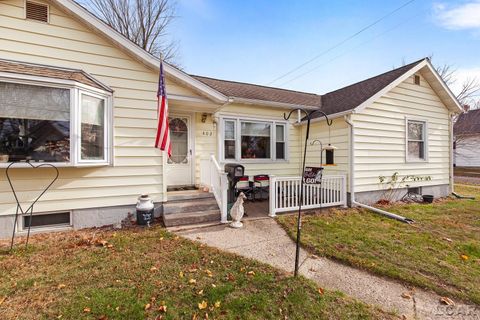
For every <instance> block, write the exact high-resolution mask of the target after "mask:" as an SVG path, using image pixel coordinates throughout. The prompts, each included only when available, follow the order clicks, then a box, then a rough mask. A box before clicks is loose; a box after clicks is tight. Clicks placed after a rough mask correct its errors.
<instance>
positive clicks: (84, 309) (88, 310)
mask: <svg viewBox="0 0 480 320" xmlns="http://www.w3.org/2000/svg"><path fill="white" fill-rule="evenodd" d="M90 311H92V310H91V309H90V308H88V307H85V308H83V312H85V313H89V312H90Z"/></svg>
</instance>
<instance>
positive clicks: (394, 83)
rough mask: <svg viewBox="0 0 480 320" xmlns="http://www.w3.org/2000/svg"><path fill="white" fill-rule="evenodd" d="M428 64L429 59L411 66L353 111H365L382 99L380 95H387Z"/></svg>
mask: <svg viewBox="0 0 480 320" xmlns="http://www.w3.org/2000/svg"><path fill="white" fill-rule="evenodd" d="M426 65H428V62H427V60H426V59H425V60H423V61H422V62H419V63H418V64H417V65H416V66H415V67H413V68H411V69H410V70H408V71H407V72H405V73H404V74H402V75H401V76H400V77H398V78H397V79H396V80H394V81H392V82H391V83H390V84H389V85H388V86H386V87H385V88H383V89H382V90H380V91H379V92H377V93H376V94H374V95H373V96H371V97H370V98H369V99H368V100H366V101H364V102H363V103H362V104H360V105H359V106H358V107H356V108H355V109H353V112H354V113H356V112H361V111H363V110H364V109H365V108H366V107H368V106H369V105H371V104H372V103H374V102H375V101H377V100H378V99H380V97H382V96H383V95H385V94H386V93H387V92H388V91H390V90H392V89H393V88H395V87H396V86H398V85H399V84H400V83H402V82H403V81H405V80H406V79H407V78H408V77H410V76H411V75H412V74H414V73H415V72H417V71H418V70H420V69H422V68H423V67H425V66H426Z"/></svg>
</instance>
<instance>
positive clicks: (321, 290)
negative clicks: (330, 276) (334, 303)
mask: <svg viewBox="0 0 480 320" xmlns="http://www.w3.org/2000/svg"><path fill="white" fill-rule="evenodd" d="M318 293H320V295H322V296H323V294H324V293H325V290H323V288H318Z"/></svg>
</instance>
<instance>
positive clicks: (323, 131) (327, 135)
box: [302, 118, 350, 188]
mask: <svg viewBox="0 0 480 320" xmlns="http://www.w3.org/2000/svg"><path fill="white" fill-rule="evenodd" d="M305 131H306V126H305V125H304V126H302V143H303V139H305ZM349 137H350V127H349V126H348V124H347V123H346V122H345V120H344V119H343V118H337V119H333V122H332V125H331V127H329V126H328V125H327V123H326V121H320V122H314V123H312V124H311V126H310V136H309V141H308V146H307V161H306V164H307V166H314V167H318V166H320V145H319V144H318V142H316V143H315V144H314V145H311V143H312V142H313V141H315V140H320V141H321V142H322V144H323V147H324V148H325V147H326V146H327V145H328V144H329V143H331V144H332V146H334V147H337V148H338V149H336V150H335V151H334V162H335V164H334V165H333V166H332V165H326V166H324V168H325V169H324V174H330V175H338V174H341V175H343V174H345V175H348V173H349V170H350V167H349V165H348V164H349V156H350V155H349V153H350V143H349V141H350V138H349ZM325 161H326V156H325V151H323V163H325ZM348 181H349V180H348V179H347V188H348V187H349V186H348Z"/></svg>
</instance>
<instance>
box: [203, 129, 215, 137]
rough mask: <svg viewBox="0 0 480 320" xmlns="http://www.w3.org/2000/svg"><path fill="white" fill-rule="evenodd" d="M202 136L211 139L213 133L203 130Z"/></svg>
mask: <svg viewBox="0 0 480 320" xmlns="http://www.w3.org/2000/svg"><path fill="white" fill-rule="evenodd" d="M202 136H206V137H212V136H213V131H212V130H203V131H202Z"/></svg>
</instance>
